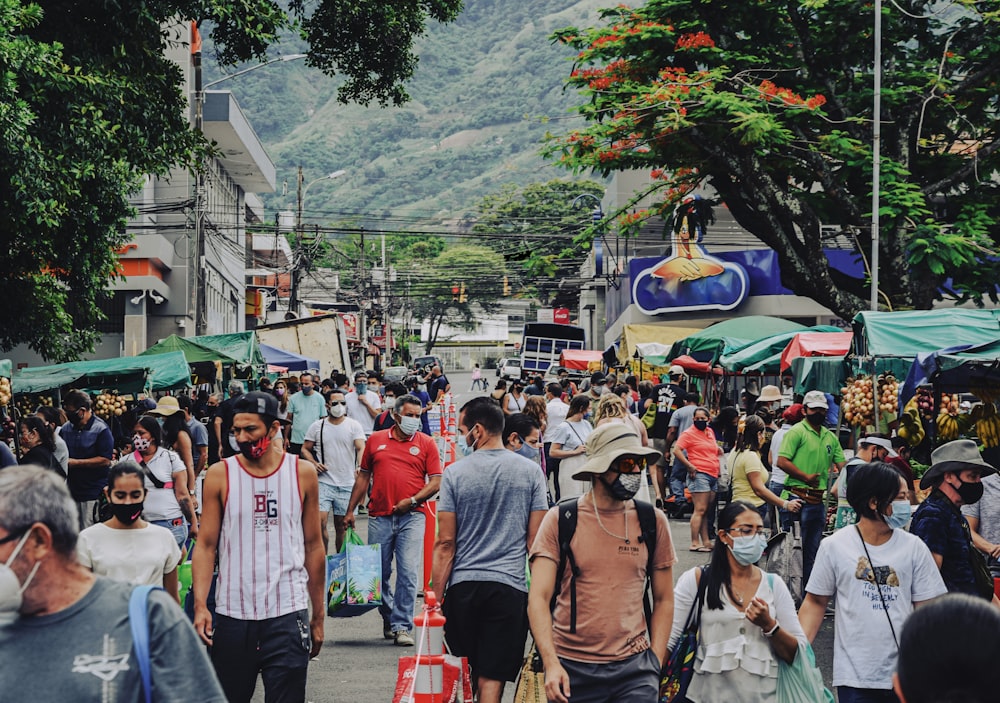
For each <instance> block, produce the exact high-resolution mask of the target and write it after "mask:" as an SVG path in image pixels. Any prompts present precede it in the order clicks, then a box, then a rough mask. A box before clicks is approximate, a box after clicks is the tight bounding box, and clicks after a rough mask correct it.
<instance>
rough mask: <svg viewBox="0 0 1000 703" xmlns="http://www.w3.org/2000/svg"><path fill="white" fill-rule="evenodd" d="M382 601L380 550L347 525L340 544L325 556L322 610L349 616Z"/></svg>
mask: <svg viewBox="0 0 1000 703" xmlns="http://www.w3.org/2000/svg"><path fill="white" fill-rule="evenodd" d="M380 605H382V550H381V546H380V545H378V544H365V543H364V541H362V539H361V537H360V536H359V535H358V533H357V532H355V531H354V530H353V529H351V528H347V534H346V535H345V537H344V546H343V547H341V549H340V552H338V553H337V554H330V555H328V556H327V558H326V612H327V614H328V615H331V616H333V617H340V618H343V617H353V616H355V615H361V614H363V613H367V612H368V611H369V610H372V609H374V608H377V607H379V606H380Z"/></svg>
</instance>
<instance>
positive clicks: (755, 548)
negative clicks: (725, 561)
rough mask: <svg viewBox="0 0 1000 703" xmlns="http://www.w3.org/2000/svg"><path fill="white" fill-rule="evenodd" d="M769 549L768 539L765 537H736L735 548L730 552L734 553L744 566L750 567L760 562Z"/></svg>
mask: <svg viewBox="0 0 1000 703" xmlns="http://www.w3.org/2000/svg"><path fill="white" fill-rule="evenodd" d="M766 548H767V538H766V537H764V535H753V536H750V537H734V538H733V546H732V547H730V548H729V551H731V552H732V553H733V556H734V557H736V561H738V562H739V563H740V564H742V565H743V566H750V565H751V564H756V563H757V562H758V561H760V558H761V557H762V556H763V555H764V550H765V549H766Z"/></svg>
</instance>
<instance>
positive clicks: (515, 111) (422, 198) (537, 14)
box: [206, 0, 611, 229]
mask: <svg viewBox="0 0 1000 703" xmlns="http://www.w3.org/2000/svg"><path fill="white" fill-rule="evenodd" d="M609 4H611V3H609V2H608V0H580V1H579V2H574V1H573V0H514V1H513V2H511V0H466V6H465V9H464V11H463V13H462V14H461V16H460V17H459V19H458V20H457V21H456V22H455V23H453V24H451V25H438V24H432V25H431V26H430V28H429V32H428V35H427V36H426V37H424V38H423V39H422V40H421V42H420V64H419V66H418V68H417V73H416V75H415V77H414V80H413V81H412V82H411V84H410V85H409V92H410V95H411V96H412V100H411V102H410V103H409V104H407V105H405V106H403V107H401V108H378V107H371V108H364V107H360V106H356V105H349V106H345V105H341V104H339V103H337V102H336V100H335V95H334V93H335V89H336V86H337V82H336V79H331V78H327V77H326V76H323V75H322V74H321V73H320V72H318V71H315V70H312V69H309V68H308V67H306V66H305V64H304V62H301V61H299V62H292V63H288V64H284V63H279V64H274V65H272V66H268V67H267V68H262V69H260V70H258V71H254V72H252V73H250V74H247V75H245V76H240V77H238V78H235V79H233V80H231V81H226V82H224V83H222V84H221V85H219V86H218V88H219V89H228V90H232V91H233V93H234V94H235V95H236V97H237V99H238V100H239V102H240V105H241V107H242V108H243V110H244V112H245V113H246V114H247V116H248V117H249V119H250V121H251V124H253V126H254V128H255V129H256V130H257V132H258V134H259V136H260V138H261V141H262V142H263V143H264V145H265V146H266V147H267V149H268V152H269V153H270V155H271V158H272V159H273V160H274V162H275V164H276V166H277V169H278V183H279V187H278V192H277V193H276V194H274V195H271V196H267V197H266V198H265V202H266V204H267V207H268V210H269V212H273V211H274V210H277V209H294V207H295V178H296V170H297V167H298V166H300V165H301V166H302V167H303V169H304V172H305V179H306V181H307V182H309V181H312V180H314V179H316V178H318V177H320V176H322V175H323V174H324V173H329V172H330V171H333V170H336V169H345V170H346V171H347V175H346V176H344V177H343V178H339V179H337V180H335V181H320V182H318V183H316V184H315V185H313V186H312V187H311V188H310V189H309V192H308V196H307V198H306V201H305V203H304V206H303V209H304V213H305V221H306V222H307V223H308V224H313V223H316V224H325V223H330V222H333V221H342V220H345V219H353V220H357V221H359V222H360V223H361V224H365V223H373V222H378V223H379V226H380V227H381V228H392V229H407V228H412V227H416V226H418V225H426V224H427V223H428V222H444V221H456V220H461V219H463V218H464V217H465V216H467V215H468V213H469V212H470V211H471V209H472V207H473V206H474V205H475V203H476V202H477V201H478V199H479V198H480V197H482V196H483V195H484V194H486V193H490V192H494V191H496V190H498V189H499V188H500V186H501V184H503V183H518V184H525V183H530V182H533V181H547V180H549V179H551V178H558V177H566V176H567V175H568V174H567V172H565V171H563V170H562V169H558V168H556V167H555V166H553V165H552V164H550V163H548V162H546V161H544V160H543V159H542V158H541V157H540V156H539V155H538V149H539V145H540V141H541V138H542V136H543V135H544V133H545V131H546V130H547V129H551V130H556V129H559V130H561V129H564V128H565V127H566V126H567V121H572V120H573V119H574V118H573V117H572V115H571V114H570V113H569V108H570V107H571V106H572V105H573V104H574V101H575V100H576V99H577V98H576V96H575V94H574V93H572V92H566V91H564V89H563V81H564V79H565V78H566V76H567V75H568V73H569V71H570V70H571V68H572V60H571V59H572V55H573V54H572V52H571V51H569V50H568V49H566V47H563V46H561V45H553V44H552V43H551V42H550V41H549V39H548V36H549V34H550V33H551V32H552V31H553V30H555V29H557V28H560V27H565V26H567V25H573V24H575V25H587V24H590V23H593V22H594V21H595V20H596V17H597V15H596V12H595V10H596V9H597V8H599V7H604V6H607V5H609ZM303 48H304V47H303V45H302V44H300V43H298V42H286V43H284V44H283V45H282V46H281V47H279V49H280V50H281V52H282V53H285V54H291V53H298V52H300V51H302V50H303ZM219 75H220V74H218V73H211V71H210V70H209V73H208V74H207V78H206V80H212V79H213V78H215V77H218V76H219ZM282 182H285V183H287V186H288V192H287V194H283V193H282Z"/></svg>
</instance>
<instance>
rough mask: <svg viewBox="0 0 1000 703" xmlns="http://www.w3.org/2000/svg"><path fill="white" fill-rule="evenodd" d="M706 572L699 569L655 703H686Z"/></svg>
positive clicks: (703, 596)
mask: <svg viewBox="0 0 1000 703" xmlns="http://www.w3.org/2000/svg"><path fill="white" fill-rule="evenodd" d="M707 571H708V567H707V566H703V567H701V572H700V573H701V577H700V578H699V580H698V593H697V595H696V596H695V599H694V603H692V604H691V610H689V611H688V616H687V620H685V621H684V629H683V630H682V631H681V634H680V637H679V638H678V640H677V643H676V644H674V648H673V649H672V650H671V651H670V654H669V655H668V656H667V661H666V662H665V663H664V664H663V668H662V669H661V670H660V694H659V698H657V700H658V701H659V703H681V701H684V700H686V698H685V696H686V695H687V690H688V686H690V685H691V679H692V678H694V657H695V654H696V653H697V652H698V630H699V629H700V628H701V609H702V606H704V605H705V589H706V584H707V582H708V579H707V578H706V577H705V572H707Z"/></svg>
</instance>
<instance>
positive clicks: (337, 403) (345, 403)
mask: <svg viewBox="0 0 1000 703" xmlns="http://www.w3.org/2000/svg"><path fill="white" fill-rule="evenodd" d="M330 405H347V401H346V400H331V401H330Z"/></svg>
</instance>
